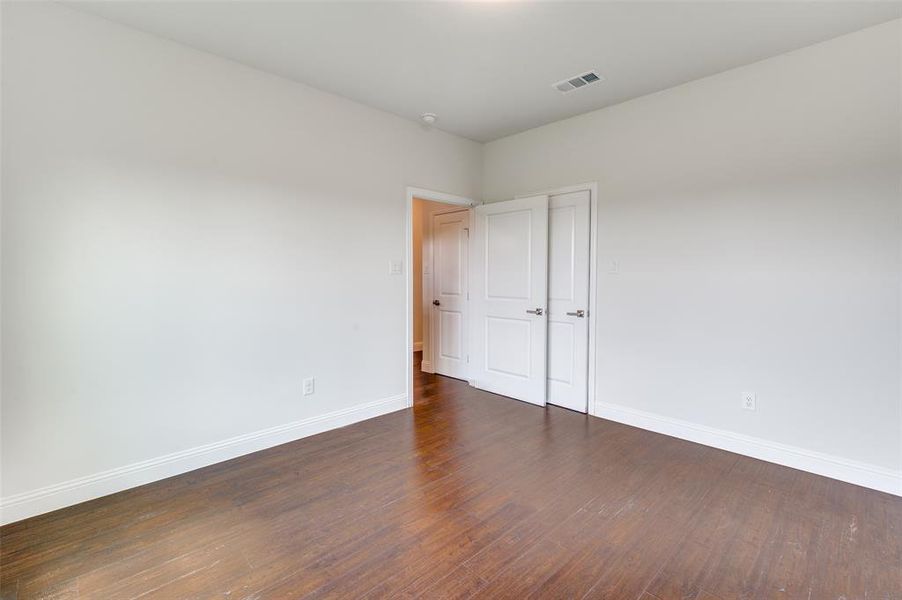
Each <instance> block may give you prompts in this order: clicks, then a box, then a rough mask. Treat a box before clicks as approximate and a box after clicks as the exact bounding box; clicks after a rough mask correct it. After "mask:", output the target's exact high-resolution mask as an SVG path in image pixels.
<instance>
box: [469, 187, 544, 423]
mask: <svg viewBox="0 0 902 600" xmlns="http://www.w3.org/2000/svg"><path fill="white" fill-rule="evenodd" d="M471 240H472V242H471V246H472V253H471V263H470V265H471V273H472V277H471V278H470V285H471V302H470V307H471V315H472V322H473V327H472V332H473V335H472V337H471V340H472V343H471V348H470V349H471V362H470V374H471V377H472V378H473V379H474V385H475V386H476V387H478V388H481V389H484V390H487V391H490V392H495V393H497V394H502V395H504V396H510V397H511V398H516V399H518V400H524V401H526V402H531V403H533V404H538V405H540V406H544V405H545V395H546V346H547V322H546V309H547V306H546V300H547V297H548V296H547V293H548V196H545V195H542V196H533V197H530V198H518V199H516V200H508V201H506V202H496V203H492V204H485V205H482V206H478V207H476V210H475V222H474V223H473V236H472V238H471Z"/></svg>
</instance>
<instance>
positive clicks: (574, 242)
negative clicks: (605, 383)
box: [548, 191, 590, 412]
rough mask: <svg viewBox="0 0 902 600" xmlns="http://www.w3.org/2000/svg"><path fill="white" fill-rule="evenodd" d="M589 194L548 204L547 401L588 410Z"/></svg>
mask: <svg viewBox="0 0 902 600" xmlns="http://www.w3.org/2000/svg"><path fill="white" fill-rule="evenodd" d="M589 218H590V215H589V192H588V191H580V192H572V193H567V194H559V195H555V196H551V198H550V199H549V201H548V403H549V404H554V405H556V406H563V407H564V408H569V409H571V410H576V411H579V412H586V408H587V406H588V397H589V396H588V392H589V386H588V381H589V318H588V317H589V231H590V223H589Z"/></svg>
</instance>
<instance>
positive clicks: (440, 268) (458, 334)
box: [431, 210, 470, 379]
mask: <svg viewBox="0 0 902 600" xmlns="http://www.w3.org/2000/svg"><path fill="white" fill-rule="evenodd" d="M469 227H470V213H469V211H467V210H459V211H456V212H450V213H438V214H435V215H433V216H432V264H433V269H432V273H433V275H432V307H431V308H432V311H431V315H432V336H433V337H432V339H433V345H432V363H433V368H434V369H435V372H436V373H438V374H439V375H447V376H448V377H456V378H457V379H466V378H467V357H466V350H467V293H468V290H467V280H468V277H467V274H468V272H469V271H468V269H467V260H468V258H469V257H468V250H467V242H468V237H469V234H470V232H469Z"/></svg>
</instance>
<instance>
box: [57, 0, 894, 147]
mask: <svg viewBox="0 0 902 600" xmlns="http://www.w3.org/2000/svg"><path fill="white" fill-rule="evenodd" d="M69 5H70V6H75V7H77V8H79V9H81V10H85V11H88V12H91V13H94V14H97V15H100V16H103V17H106V18H108V19H111V20H113V21H117V22H120V23H123V24H126V25H130V26H132V27H135V28H137V29H141V30H144V31H147V32H150V33H154V34H156V35H159V36H162V37H166V38H169V39H172V40H176V41H178V42H182V43H184V44H186V45H189V46H193V47H195V48H198V49H201V50H206V51H208V52H212V53H214V54H218V55H220V56H224V57H227V58H231V59H233V60H236V61H238V62H241V63H244V64H246V65H250V66H253V67H257V68H259V69H262V70H265V71H269V72H272V73H276V74H278V75H282V76H284V77H287V78H290V79H294V80H296V81H299V82H302V83H305V84H308V85H310V86H313V87H316V88H320V89H322V90H326V91H329V92H333V93H335V94H339V95H341V96H345V97H347V98H351V99H353V100H356V101H358V102H361V103H363V104H368V105H370V106H373V107H376V108H380V109H383V110H386V111H389V112H392V113H395V114H398V115H401V116H403V117H406V118H409V119H417V118H418V117H419V115H420V114H421V113H424V112H434V113H437V114H438V116H439V121H438V124H437V127H438V128H440V129H444V130H446V131H450V132H452V133H456V134H459V135H462V136H464V137H467V138H470V139H473V140H476V141H480V142H485V141H489V140H493V139H497V138H499V137H503V136H506V135H510V134H512V133H516V132H519V131H523V130H525V129H529V128H532V127H536V126H539V125H542V124H545V123H549V122H552V121H556V120H559V119H563V118H566V117H570V116H573V115H577V114H580V113H584V112H587V111H590V110H594V109H597V108H601V107H604V106H609V105H611V104H616V103H618V102H623V101H624V100H628V99H630V98H635V97H637V96H641V95H643V94H648V93H650V92H655V91H658V90H662V89H665V88H668V87H672V86H674V85H678V84H680V83H684V82H686V81H691V80H693V79H698V78H700V77H705V76H707V75H711V74H714V73H717V72H720V71H724V70H726V69H730V68H733V67H736V66H739V65H744V64H748V63H751V62H754V61H757V60H761V59H763V58H766V57H769V56H774V55H776V54H780V53H783V52H786V51H788V50H793V49H796V48H801V47H803V46H807V45H810V44H813V43H816V42H818V41H822V40H826V39H829V38H832V37H835V36H838V35H841V34H843V33H847V32H851V31H855V30H858V29H862V28H864V27H867V26H869V25H874V24H877V23H880V22H884V21H888V20H890V19H893V18H897V17H899V16H900V14H902V12H900V6H902V5H900V3H897V2H672V1H671V2H654V3H651V2H607V3H568V2H549V3H506V2H493V3H487V2H469V3H437V2H403V3H384V2H365V3H345V2H316V3H311V2H284V1H282V2H269V1H258V0H244V1H239V2H234V1H226V2H221V1H208V0H207V1H168V2H160V1H157V2H148V1H143V2H142V1H133V2H77V3H69ZM590 69H595V70H597V71H598V72H599V73H600V74H602V75H603V76H604V77H606V78H607V81H604V82H602V83H596V84H593V85H591V86H588V87H585V88H581V89H579V90H576V91H573V92H570V93H569V94H566V95H564V94H561V93H560V92H557V91H556V90H554V89H552V87H551V84H552V83H554V82H557V81H559V80H561V79H564V78H566V77H569V76H572V75H577V74H580V73H583V72H585V71H588V70H590ZM836 79H837V85H841V84H842V73H837V74H836Z"/></svg>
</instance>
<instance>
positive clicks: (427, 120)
mask: <svg viewBox="0 0 902 600" xmlns="http://www.w3.org/2000/svg"><path fill="white" fill-rule="evenodd" d="M420 121H422V122H423V125H425V126H427V127H432V126H433V125H435V122H436V121H438V115H436V114H435V113H423V114H421V115H420Z"/></svg>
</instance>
